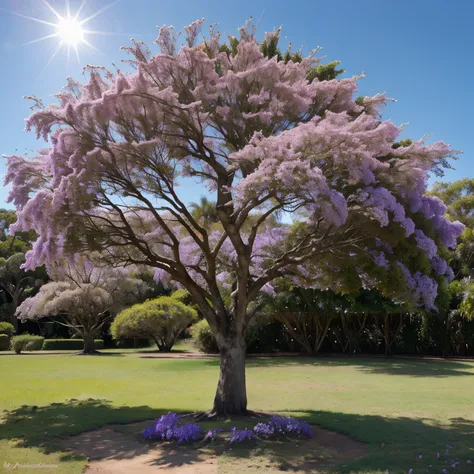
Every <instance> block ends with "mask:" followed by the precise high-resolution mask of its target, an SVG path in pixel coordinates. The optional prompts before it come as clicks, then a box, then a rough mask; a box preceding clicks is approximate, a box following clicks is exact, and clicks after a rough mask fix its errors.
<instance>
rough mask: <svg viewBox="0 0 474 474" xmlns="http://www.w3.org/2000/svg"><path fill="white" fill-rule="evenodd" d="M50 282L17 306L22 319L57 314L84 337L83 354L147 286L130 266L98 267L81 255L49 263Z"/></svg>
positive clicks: (88, 351)
mask: <svg viewBox="0 0 474 474" xmlns="http://www.w3.org/2000/svg"><path fill="white" fill-rule="evenodd" d="M49 274H50V276H51V278H52V280H53V281H50V282H49V283H46V284H45V285H43V286H42V287H41V288H40V290H39V292H38V293H37V294H36V295H35V296H32V297H30V298H27V299H26V300H25V301H23V303H22V304H21V305H20V306H19V307H18V309H17V311H16V315H17V316H18V318H20V319H21V320H38V319H41V318H45V317H59V318H60V321H58V322H59V323H60V324H63V325H64V326H67V327H69V328H71V329H72V330H73V331H74V332H75V333H76V334H78V335H80V336H81V337H82V339H83V340H84V349H83V350H82V353H83V354H92V353H94V352H96V350H95V347H94V340H95V339H96V338H97V336H98V335H99V332H100V330H101V329H102V327H103V326H104V324H105V323H106V321H107V320H109V319H110V318H111V317H113V316H114V315H115V314H117V312H118V311H120V310H121V309H122V308H123V305H124V304H127V303H128V304H130V303H135V302H136V301H140V299H141V295H142V293H144V292H145V291H146V285H145V284H144V282H143V281H142V280H140V279H137V278H135V277H134V274H133V273H132V271H131V269H130V268H129V269H125V268H123V267H121V268H108V267H97V266H95V265H94V264H93V263H92V260H91V259H90V258H88V257H87V256H84V255H80V256H78V255H76V256H75V257H74V258H69V259H68V260H65V261H62V262H57V263H55V264H54V266H52V265H50V268H49Z"/></svg>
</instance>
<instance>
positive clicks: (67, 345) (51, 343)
mask: <svg viewBox="0 0 474 474" xmlns="http://www.w3.org/2000/svg"><path fill="white" fill-rule="evenodd" d="M94 346H95V348H96V349H103V348H104V340H103V339H95V340H94ZM83 348H84V340H83V339H45V341H44V342H43V348H42V349H43V351H76V350H77V351H80V350H81V349H83Z"/></svg>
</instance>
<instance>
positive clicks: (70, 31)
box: [14, 0, 120, 69]
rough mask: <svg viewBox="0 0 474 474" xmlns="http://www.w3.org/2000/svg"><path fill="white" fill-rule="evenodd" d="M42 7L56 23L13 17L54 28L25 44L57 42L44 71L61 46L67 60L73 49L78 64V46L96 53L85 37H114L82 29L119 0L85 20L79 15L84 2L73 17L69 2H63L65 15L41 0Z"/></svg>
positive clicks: (101, 32)
mask: <svg viewBox="0 0 474 474" xmlns="http://www.w3.org/2000/svg"><path fill="white" fill-rule="evenodd" d="M42 1H43V3H44V5H45V6H46V7H47V8H48V9H49V10H50V11H51V13H52V14H53V15H54V17H55V20H56V22H55V23H53V22H51V21H45V20H42V19H40V18H35V17H31V16H26V15H22V14H20V13H14V14H15V15H18V16H21V17H22V18H26V19H28V20H33V21H36V22H37V23H41V24H43V25H48V26H51V27H53V28H54V30H53V33H51V34H49V35H46V36H43V37H41V38H38V39H35V40H33V41H30V42H29V43H26V44H32V43H39V42H41V41H44V40H47V39H50V38H56V39H57V40H58V46H57V48H56V49H55V51H54V53H53V55H52V56H51V58H50V59H49V61H48V64H46V66H45V69H46V68H47V67H48V65H49V64H50V63H51V61H52V60H53V58H54V57H55V56H56V54H57V53H58V52H59V50H61V49H62V47H63V46H65V47H66V49H67V57H68V60H69V55H70V52H71V49H73V50H74V51H75V53H76V57H77V61H78V62H79V63H80V59H79V47H80V46H83V45H85V46H88V47H89V48H92V49H94V50H95V51H98V49H97V48H95V47H94V46H93V45H92V44H91V43H89V41H87V39H86V37H87V36H89V35H114V34H115V33H107V32H104V31H93V30H88V29H85V28H84V25H85V24H86V23H88V22H89V21H90V20H92V19H93V18H95V17H96V16H98V15H100V14H101V13H103V12H105V11H106V10H108V9H109V8H110V7H111V6H113V5H115V4H116V3H118V2H119V1H120V0H115V1H113V2H112V3H109V4H108V5H105V6H104V7H103V8H101V9H99V10H97V11H96V12H94V13H93V14H92V15H90V16H88V17H87V18H85V19H80V18H79V15H80V13H81V11H82V10H83V8H84V6H85V4H86V0H82V3H81V5H80V7H79V9H78V10H77V12H76V13H75V14H74V15H71V12H70V9H69V0H65V15H64V16H63V15H61V14H59V13H58V12H57V11H56V10H55V9H54V8H53V7H52V6H51V5H50V4H49V3H48V2H47V1H46V0H42Z"/></svg>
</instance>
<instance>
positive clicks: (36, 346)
mask: <svg viewBox="0 0 474 474" xmlns="http://www.w3.org/2000/svg"><path fill="white" fill-rule="evenodd" d="M43 341H44V337H42V336H30V335H29V334H22V335H20V336H13V337H12V340H11V349H12V350H13V351H15V352H16V353H17V354H20V353H21V352H22V351H39V350H41V347H42V346H43Z"/></svg>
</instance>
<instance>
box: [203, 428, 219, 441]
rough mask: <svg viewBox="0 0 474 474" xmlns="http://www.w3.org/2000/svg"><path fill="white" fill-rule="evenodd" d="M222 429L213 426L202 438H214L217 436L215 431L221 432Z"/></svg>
mask: <svg viewBox="0 0 474 474" xmlns="http://www.w3.org/2000/svg"><path fill="white" fill-rule="evenodd" d="M221 431H222V428H214V429H212V430H209V431H208V432H207V433H206V436H204V439H206V440H208V439H215V437H216V436H217V433H219V432H221Z"/></svg>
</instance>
